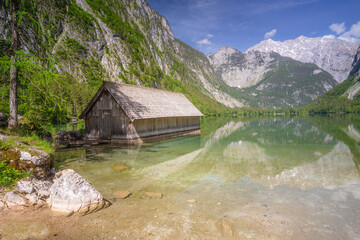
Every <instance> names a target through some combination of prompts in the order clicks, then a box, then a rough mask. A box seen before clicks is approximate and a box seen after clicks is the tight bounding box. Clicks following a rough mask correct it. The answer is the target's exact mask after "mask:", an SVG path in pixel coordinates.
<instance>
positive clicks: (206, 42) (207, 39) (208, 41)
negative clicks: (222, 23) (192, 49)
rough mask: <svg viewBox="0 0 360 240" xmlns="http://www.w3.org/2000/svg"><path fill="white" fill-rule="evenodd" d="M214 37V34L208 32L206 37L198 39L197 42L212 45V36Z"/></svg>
mask: <svg viewBox="0 0 360 240" xmlns="http://www.w3.org/2000/svg"><path fill="white" fill-rule="evenodd" d="M212 37H214V35H212V34H210V33H208V34H206V38H204V39H201V40H199V41H197V42H196V43H197V44H198V45H200V46H202V45H211V41H210V38H212Z"/></svg>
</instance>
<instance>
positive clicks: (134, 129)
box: [80, 81, 202, 141]
mask: <svg viewBox="0 0 360 240" xmlns="http://www.w3.org/2000/svg"><path fill="white" fill-rule="evenodd" d="M201 116H202V113H201V112H200V111H199V110H198V109H197V108H196V107H195V106H194V105H193V104H192V103H191V102H190V101H189V100H188V99H187V98H186V97H185V96H184V94H182V93H177V92H170V91H164V90H160V89H154V88H146V87H140V86H134V85H129V84H122V83H114V82H107V81H104V83H103V84H102V86H101V87H100V89H99V90H98V91H97V93H96V94H95V96H94V97H93V98H92V100H91V102H90V103H89V104H88V106H87V107H86V108H85V110H84V111H83V112H82V114H81V116H80V118H81V119H85V138H86V139H90V140H91V139H93V140H97V139H108V140H115V141H116V140H136V139H143V138H148V137H154V136H164V135H174V134H175V135H176V134H183V133H190V132H195V131H197V132H199V131H200V117H201Z"/></svg>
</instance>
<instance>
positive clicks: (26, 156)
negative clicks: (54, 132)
mask: <svg viewBox="0 0 360 240" xmlns="http://www.w3.org/2000/svg"><path fill="white" fill-rule="evenodd" d="M1 160H3V161H7V162H8V163H9V165H10V166H11V167H13V168H15V169H18V170H23V171H26V172H29V173H31V174H33V175H34V176H35V177H37V178H45V177H47V176H49V174H50V173H51V171H50V170H51V168H52V167H53V164H54V162H53V158H52V156H51V155H49V154H48V153H46V152H44V151H41V150H38V149H35V148H29V149H27V150H23V149H20V148H12V149H8V150H7V151H4V152H3V154H2V156H1Z"/></svg>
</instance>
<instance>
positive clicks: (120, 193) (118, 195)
mask: <svg viewBox="0 0 360 240" xmlns="http://www.w3.org/2000/svg"><path fill="white" fill-rule="evenodd" d="M113 195H114V197H115V198H120V199H125V198H127V197H129V196H130V195H131V192H130V191H128V190H126V191H116V192H114V193H113Z"/></svg>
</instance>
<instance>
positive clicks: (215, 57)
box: [207, 46, 244, 68]
mask: <svg viewBox="0 0 360 240" xmlns="http://www.w3.org/2000/svg"><path fill="white" fill-rule="evenodd" d="M234 55H236V57H240V58H244V54H243V53H242V52H240V51H239V50H237V49H236V48H234V47H226V46H222V47H221V48H220V49H219V51H217V52H216V53H210V54H208V55H207V58H208V59H209V61H210V63H211V65H213V66H214V67H215V68H216V67H219V66H220V65H222V64H226V63H230V62H231V58H232V57H233V56H234Z"/></svg>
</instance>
